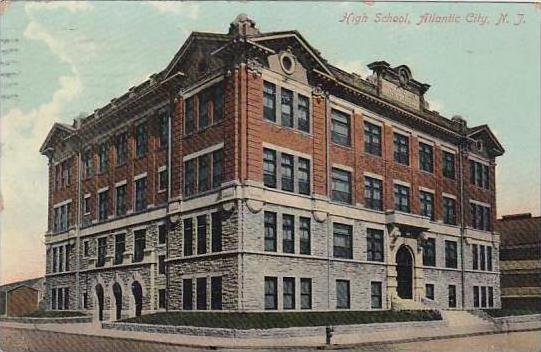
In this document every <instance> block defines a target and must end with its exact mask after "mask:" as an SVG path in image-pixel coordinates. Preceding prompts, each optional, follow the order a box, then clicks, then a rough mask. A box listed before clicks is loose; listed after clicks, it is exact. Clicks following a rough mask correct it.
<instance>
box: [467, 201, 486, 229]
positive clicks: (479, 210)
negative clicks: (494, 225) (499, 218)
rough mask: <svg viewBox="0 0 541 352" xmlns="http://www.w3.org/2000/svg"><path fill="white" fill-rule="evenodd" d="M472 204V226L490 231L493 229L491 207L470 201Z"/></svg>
mask: <svg viewBox="0 0 541 352" xmlns="http://www.w3.org/2000/svg"><path fill="white" fill-rule="evenodd" d="M470 205H471V226H472V227H473V228H474V229H477V230H482V231H490V229H491V219H490V217H491V214H490V208H489V207H486V206H483V205H480V204H476V203H470Z"/></svg>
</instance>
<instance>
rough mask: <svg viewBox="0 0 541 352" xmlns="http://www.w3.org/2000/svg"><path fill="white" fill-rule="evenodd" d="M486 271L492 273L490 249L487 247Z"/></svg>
mask: <svg viewBox="0 0 541 352" xmlns="http://www.w3.org/2000/svg"><path fill="white" fill-rule="evenodd" d="M487 270H488V271H492V247H488V246H487Z"/></svg>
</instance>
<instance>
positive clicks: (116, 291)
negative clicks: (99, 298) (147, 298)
mask: <svg viewBox="0 0 541 352" xmlns="http://www.w3.org/2000/svg"><path fill="white" fill-rule="evenodd" d="M113 295H114V296H115V307H116V317H115V319H116V320H120V319H121V318H122V288H121V287H120V285H119V284H118V282H115V284H114V285H113Z"/></svg>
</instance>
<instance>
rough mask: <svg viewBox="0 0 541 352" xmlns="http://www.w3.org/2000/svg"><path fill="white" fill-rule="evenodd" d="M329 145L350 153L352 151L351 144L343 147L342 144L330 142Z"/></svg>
mask: <svg viewBox="0 0 541 352" xmlns="http://www.w3.org/2000/svg"><path fill="white" fill-rule="evenodd" d="M331 144H332V145H334V146H336V147H338V148H343V149H346V150H349V151H351V150H352V149H353V148H352V146H351V143H350V144H349V145H344V144H340V143H336V142H334V141H332V140H331Z"/></svg>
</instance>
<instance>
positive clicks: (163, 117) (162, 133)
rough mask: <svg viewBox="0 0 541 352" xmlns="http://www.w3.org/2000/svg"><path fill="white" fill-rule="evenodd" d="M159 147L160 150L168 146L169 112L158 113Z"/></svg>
mask: <svg viewBox="0 0 541 352" xmlns="http://www.w3.org/2000/svg"><path fill="white" fill-rule="evenodd" d="M158 119H159V124H160V126H159V132H158V133H159V143H160V144H159V145H160V147H161V148H164V147H167V145H168V144H169V111H167V110H164V111H161V112H160V113H159V116H158Z"/></svg>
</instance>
